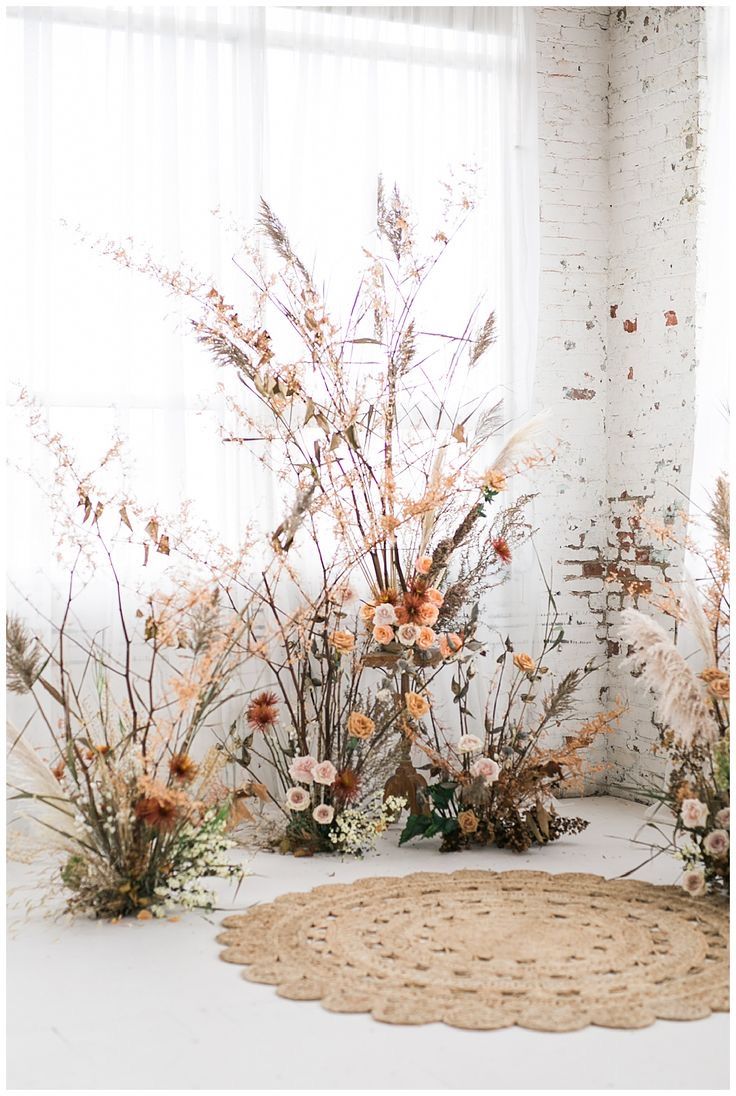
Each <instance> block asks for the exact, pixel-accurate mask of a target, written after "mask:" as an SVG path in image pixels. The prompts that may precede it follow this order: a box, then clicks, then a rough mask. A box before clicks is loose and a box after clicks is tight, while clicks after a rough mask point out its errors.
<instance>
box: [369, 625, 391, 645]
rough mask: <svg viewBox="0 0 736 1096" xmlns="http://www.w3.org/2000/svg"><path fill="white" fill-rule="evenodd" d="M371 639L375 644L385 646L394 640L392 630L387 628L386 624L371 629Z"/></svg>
mask: <svg viewBox="0 0 736 1096" xmlns="http://www.w3.org/2000/svg"><path fill="white" fill-rule="evenodd" d="M373 638H374V639H375V641H376V643H380V644H382V645H385V644H386V643H391V642H392V641H393V638H394V630H393V628H389V626H388V624H377V625H376V626H375V628H374V629H373Z"/></svg>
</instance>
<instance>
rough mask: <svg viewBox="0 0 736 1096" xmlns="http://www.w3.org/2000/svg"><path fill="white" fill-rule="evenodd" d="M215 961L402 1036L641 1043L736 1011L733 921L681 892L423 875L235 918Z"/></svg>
mask: <svg viewBox="0 0 736 1096" xmlns="http://www.w3.org/2000/svg"><path fill="white" fill-rule="evenodd" d="M223 924H224V927H225V929H226V931H225V932H224V933H223V934H222V935H220V936H219V937H218V941H219V942H220V943H222V944H224V945H225V950H224V951H223V952H222V954H221V958H222V959H224V960H225V961H226V962H229V963H240V964H244V965H245V966H246V970H245V971H244V972H243V977H244V978H246V979H248V980H249V981H251V982H262V983H266V984H267V985H274V986H277V987H278V993H279V995H280V996H281V997H287V998H291V999H293V1000H296V1001H320V1002H321V1003H322V1005H323V1007H324V1008H326V1009H329V1010H331V1011H333V1012H370V1013H372V1015H373V1017H374V1018H375V1019H376V1020H381V1021H384V1022H386V1023H392V1024H426V1023H432V1022H436V1021H442V1022H444V1023H446V1024H450V1025H452V1026H454V1027H460V1028H469V1029H479V1030H490V1029H494V1028H503V1027H509V1026H511V1025H513V1024H518V1025H519V1026H521V1027H525V1028H531V1029H533V1030H539V1031H574V1030H576V1029H578V1028H581V1027H585V1026H586V1025H588V1024H597V1025H599V1026H602V1027H613V1028H641V1027H646V1026H647V1025H649V1024H651V1023H653V1022H654V1021H655V1020H656V1019H658V1018H659V1019H662V1020H697V1019H701V1018H703V1017H706V1016H709V1015H710V1013H711V1012H712V1011H727V1009H728V909H727V905H726V903H725V902H723V901H721V900H716V899H702V898H701V899H692V898H689V897H688V896H687V895H685V894H684V892H683V891H682V890H680V889H679V888H677V887H656V886H652V885H651V884H648V883H641V882H638V881H634V880H606V879H604V878H602V877H601V876H597V875H589V874H579V873H566V874H560V875H550V874H547V873H546V872H536V871H508V872H491V871H456V872H452V873H449V874H447V873H439V872H431V873H430V872H419V873H416V874H414V875H407V876H396V877H379V878H368V879H360V880H357V881H356V882H354V883H348V884H330V885H327V886H320V887H316V888H315V889H314V890H312V891H309V892H307V893H302V894H285V895H282V896H281V897H279V898H277V899H276V900H275V901H274V902H270V903H268V904H264V905H261V906H255V907H253V908H251V909H250V910H249V911H248V912H246V913H243V914H238V915H236V916H233V917H228V918H227V919H226V920H225V921H224V922H223Z"/></svg>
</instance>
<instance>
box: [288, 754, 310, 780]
mask: <svg viewBox="0 0 736 1096" xmlns="http://www.w3.org/2000/svg"><path fill="white" fill-rule="evenodd" d="M316 764H317V759H316V757H310V755H309V754H306V755H305V756H304V757H295V758H294V760H293V761H292V762H291V764H290V765H289V776H290V777H291V779H292V780H296V781H297V782H298V783H300V784H311V783H312V781H313V780H314V776H313V775H312V774H313V772H314V768H315V765H316Z"/></svg>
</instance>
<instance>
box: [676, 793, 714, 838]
mask: <svg viewBox="0 0 736 1096" xmlns="http://www.w3.org/2000/svg"><path fill="white" fill-rule="evenodd" d="M680 817H681V818H682V821H683V825H685V826H687V828H688V829H689V830H699V829H702V827H703V826H704V825H705V823H706V822H707V821H708V806H707V804H705V803H701V801H700V800H699V799H683V801H682V806H681V807H680Z"/></svg>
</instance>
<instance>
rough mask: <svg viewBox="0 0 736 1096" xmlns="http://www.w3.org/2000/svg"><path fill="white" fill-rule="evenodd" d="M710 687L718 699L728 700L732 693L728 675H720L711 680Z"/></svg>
mask: <svg viewBox="0 0 736 1096" xmlns="http://www.w3.org/2000/svg"><path fill="white" fill-rule="evenodd" d="M708 688H709V689H710V691H711V694H712V695H713V696H714V697H715V698H716V700H728V698H729V697H730V695H731V684H730V682H729V680H728V678H727V677H719V678H717V679H716V680H715V681H711V682H710V684H709V685H708Z"/></svg>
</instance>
